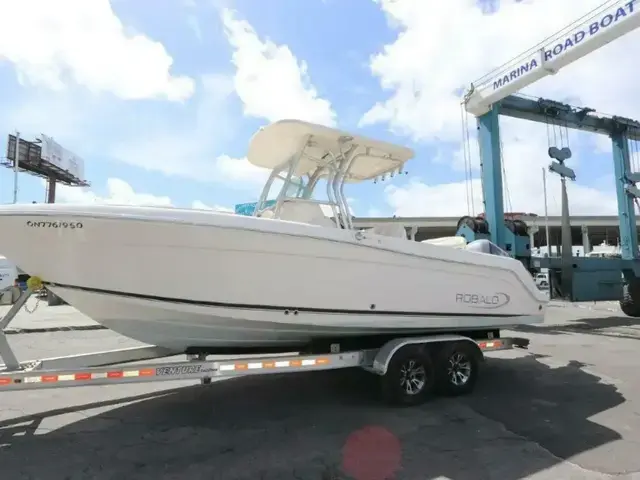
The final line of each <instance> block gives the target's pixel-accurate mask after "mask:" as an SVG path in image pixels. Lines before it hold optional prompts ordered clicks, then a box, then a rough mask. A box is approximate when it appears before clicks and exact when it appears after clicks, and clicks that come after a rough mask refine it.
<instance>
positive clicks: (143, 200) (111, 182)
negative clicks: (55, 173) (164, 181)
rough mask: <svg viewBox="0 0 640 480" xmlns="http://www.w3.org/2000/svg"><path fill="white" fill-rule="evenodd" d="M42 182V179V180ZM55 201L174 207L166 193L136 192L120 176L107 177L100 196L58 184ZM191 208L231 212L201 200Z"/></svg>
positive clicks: (88, 190) (84, 189)
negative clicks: (105, 185) (104, 193)
mask: <svg viewBox="0 0 640 480" xmlns="http://www.w3.org/2000/svg"><path fill="white" fill-rule="evenodd" d="M42 183H43V184H44V181H43V182H42ZM56 201H58V202H60V203H83V204H87V203H94V204H101V205H138V206H159V207H175V205H174V204H173V202H172V201H171V199H170V198H169V197H167V196H166V195H160V196H158V195H153V194H151V193H141V192H136V191H135V190H134V189H133V187H132V186H131V185H129V184H128V183H127V182H125V181H124V180H122V179H120V178H109V179H107V194H106V195H105V196H100V195H98V194H96V193H95V192H93V191H92V190H91V189H89V188H78V187H68V186H66V185H58V186H57V190H56ZM191 208H193V209H196V210H214V211H217V212H233V209H232V208H229V207H225V206H222V205H213V206H211V205H207V204H206V203H204V202H202V201H201V200H194V201H193V202H192V203H191Z"/></svg>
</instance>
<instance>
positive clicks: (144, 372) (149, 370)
mask: <svg viewBox="0 0 640 480" xmlns="http://www.w3.org/2000/svg"><path fill="white" fill-rule="evenodd" d="M155 374H156V372H155V370H154V369H153V368H145V369H144V370H140V376H141V377H152V376H154V375H155Z"/></svg>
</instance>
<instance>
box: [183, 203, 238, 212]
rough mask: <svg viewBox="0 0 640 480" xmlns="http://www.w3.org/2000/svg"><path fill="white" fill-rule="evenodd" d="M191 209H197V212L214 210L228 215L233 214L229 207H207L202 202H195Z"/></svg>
mask: <svg viewBox="0 0 640 480" xmlns="http://www.w3.org/2000/svg"><path fill="white" fill-rule="evenodd" d="M191 208H193V209H196V210H214V211H216V212H228V213H232V212H233V208H229V207H224V206H222V205H213V206H210V205H207V204H206V203H204V202H201V201H200V200H195V201H194V202H193V203H192V204H191Z"/></svg>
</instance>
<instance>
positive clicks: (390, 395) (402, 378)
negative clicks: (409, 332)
mask: <svg viewBox="0 0 640 480" xmlns="http://www.w3.org/2000/svg"><path fill="white" fill-rule="evenodd" d="M434 384H435V371H434V368H433V362H432V360H431V356H430V355H429V351H428V350H427V349H426V348H425V347H424V346H418V345H408V346H406V347H402V348H401V349H400V350H398V351H397V352H396V353H395V354H394V355H393V357H391V360H390V361H389V365H388V367H387V372H386V373H385V374H384V375H383V376H382V377H381V387H382V395H383V397H384V400H385V401H386V402H387V403H389V404H391V405H398V406H412V405H418V404H420V403H423V402H425V401H426V400H427V398H428V397H429V395H430V394H431V393H432V391H433V386H434Z"/></svg>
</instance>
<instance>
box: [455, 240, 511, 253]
mask: <svg viewBox="0 0 640 480" xmlns="http://www.w3.org/2000/svg"><path fill="white" fill-rule="evenodd" d="M465 250H469V251H472V252H478V253H488V254H489V255H498V256H500V257H511V255H509V254H508V253H507V252H505V251H504V250H503V249H501V248H500V247H499V246H497V245H496V244H495V243H493V242H490V241H489V240H487V239H485V238H481V239H479V240H474V241H473V242H470V243H468V244H467V246H466V248H465Z"/></svg>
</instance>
